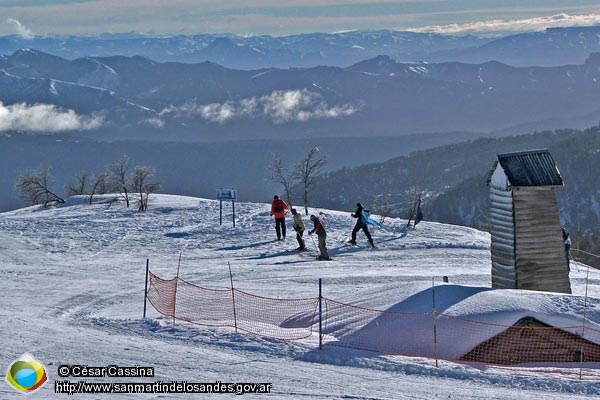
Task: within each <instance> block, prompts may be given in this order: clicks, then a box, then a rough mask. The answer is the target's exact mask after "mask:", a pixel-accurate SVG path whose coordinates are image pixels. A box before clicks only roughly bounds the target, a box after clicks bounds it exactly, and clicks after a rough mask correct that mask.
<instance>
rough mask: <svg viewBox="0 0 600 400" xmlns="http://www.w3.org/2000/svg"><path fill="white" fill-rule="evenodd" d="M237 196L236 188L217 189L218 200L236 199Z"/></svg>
mask: <svg viewBox="0 0 600 400" xmlns="http://www.w3.org/2000/svg"><path fill="white" fill-rule="evenodd" d="M236 198H237V193H236V192H235V189H217V200H221V201H223V200H235V199H236Z"/></svg>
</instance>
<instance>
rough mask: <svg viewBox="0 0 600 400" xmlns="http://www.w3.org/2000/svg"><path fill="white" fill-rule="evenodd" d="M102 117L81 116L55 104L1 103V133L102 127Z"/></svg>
mask: <svg viewBox="0 0 600 400" xmlns="http://www.w3.org/2000/svg"><path fill="white" fill-rule="evenodd" d="M103 122H104V119H103V118H102V117H101V116H90V117H86V116H80V115H77V114H76V113H75V111H73V110H62V109H59V108H58V107H56V106H55V105H53V104H35V105H27V104H25V103H19V104H13V105H9V106H5V105H4V104H3V103H2V102H0V132H3V131H25V132H61V131H73V130H89V129H95V128H98V127H100V126H101V125H102V124H103Z"/></svg>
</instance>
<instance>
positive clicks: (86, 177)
mask: <svg viewBox="0 0 600 400" xmlns="http://www.w3.org/2000/svg"><path fill="white" fill-rule="evenodd" d="M108 178H109V173H108V172H104V173H102V174H100V175H98V176H97V177H95V176H94V175H92V174H91V173H89V172H81V173H80V174H79V175H78V176H77V178H76V182H75V184H73V185H68V186H67V187H66V189H67V195H69V196H78V195H81V196H87V201H88V204H92V202H93V201H94V196H95V195H97V194H104V193H107V189H108V186H107V181H108Z"/></svg>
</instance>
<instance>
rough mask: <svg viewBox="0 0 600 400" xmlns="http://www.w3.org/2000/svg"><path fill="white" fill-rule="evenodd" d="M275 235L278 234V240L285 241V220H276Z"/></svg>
mask: <svg viewBox="0 0 600 400" xmlns="http://www.w3.org/2000/svg"><path fill="white" fill-rule="evenodd" d="M275 233H276V234H277V240H281V238H282V237H283V238H284V239H285V233H286V229H285V218H275Z"/></svg>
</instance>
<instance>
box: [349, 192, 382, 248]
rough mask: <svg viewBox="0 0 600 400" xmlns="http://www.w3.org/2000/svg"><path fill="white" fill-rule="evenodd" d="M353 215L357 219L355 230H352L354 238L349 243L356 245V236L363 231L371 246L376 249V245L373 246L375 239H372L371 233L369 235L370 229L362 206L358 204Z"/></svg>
mask: <svg viewBox="0 0 600 400" xmlns="http://www.w3.org/2000/svg"><path fill="white" fill-rule="evenodd" d="M351 215H352V217H353V218H356V225H354V229H352V238H351V239H350V240H349V241H348V243H350V244H351V245H356V234H357V233H358V231H360V230H361V229H362V231H363V232H364V233H365V235H366V236H367V240H368V241H369V244H370V245H371V246H373V247H375V245H374V244H373V238H372V237H371V233H369V228H368V226H367V223H366V221H365V218H364V216H363V206H362V204H360V203H356V211H354V213H353V214H351Z"/></svg>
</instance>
